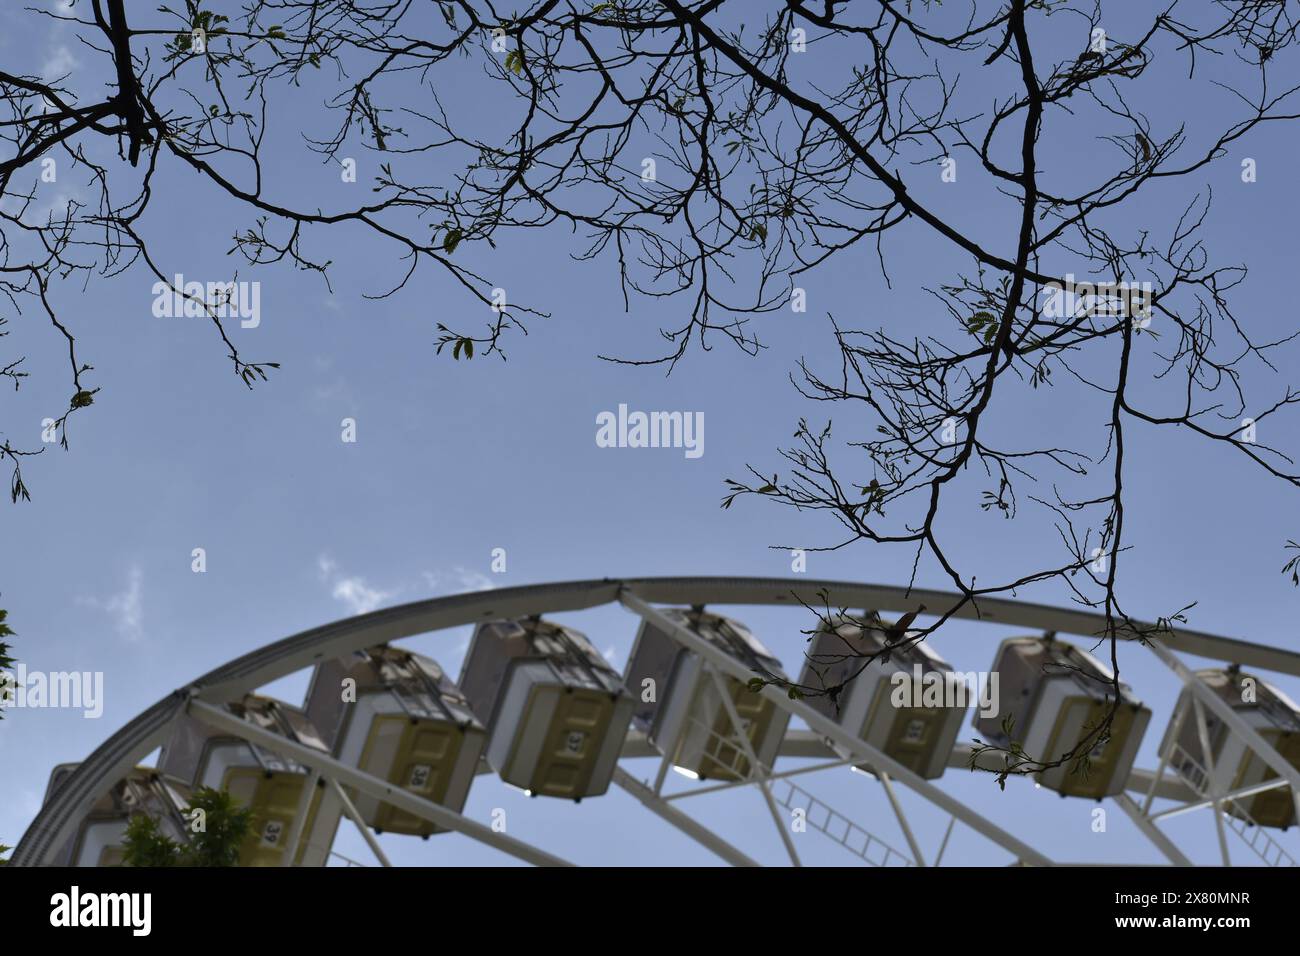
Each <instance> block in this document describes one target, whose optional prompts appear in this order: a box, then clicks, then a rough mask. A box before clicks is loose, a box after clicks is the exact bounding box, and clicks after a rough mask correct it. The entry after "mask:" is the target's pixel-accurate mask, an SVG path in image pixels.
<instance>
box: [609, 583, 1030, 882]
mask: <svg viewBox="0 0 1300 956" xmlns="http://www.w3.org/2000/svg"><path fill="white" fill-rule="evenodd" d="M618 600H619V601H620V602H621V603H622V604H623V605H624V606H625V607H627V608H628V610H630V611H632V612H633V613H635V614H638V615H640V616H641V618H643V619H644V620H648V621H651V622H653V623H654V625H655V626H656V627H658V628H659V629H660V630H662V631H663V632H664V633H666V634H670V635H672V636H673V638H674V639H675V640H676V641H677V642H678V643H679V644H682V645H683V646H685V647H686V648H688V649H689V650H691V651H694V652H695V653H696V654H698V655H699V656H700V657H701V658H703V659H704V660H705V661H706V662H707V663H709V664H712V665H713V666H714V667H715V668H717V669H718V670H720V671H722V672H724V673H727V674H730V675H731V676H732V677H735V678H736V679H737V680H740V681H742V682H745V681H748V680H749V679H750V677H751V676H752V674H751V673H750V671H749V669H748V668H747V667H746V666H745V665H744V664H742V663H741V662H740V661H738V660H736V659H735V658H733V657H731V656H730V655H729V654H726V653H724V652H723V651H721V650H719V649H718V648H716V647H714V646H713V645H712V644H710V643H709V642H708V641H706V640H704V639H703V638H701V637H700V636H699V635H698V634H695V633H694V632H693V631H691V630H690V629H689V628H686V627H683V626H681V625H680V624H678V623H677V622H676V621H674V620H673V619H672V618H670V617H668V616H667V615H666V614H664V613H662V612H661V611H659V610H658V609H657V608H656V607H654V606H653V605H651V604H648V603H646V601H645V600H643V599H642V598H641V596H640V595H639V594H637V593H636V592H634V591H633V590H631V589H630V588H627V587H624V588H623V589H622V590H621V591H620V592H619V595H618ZM761 693H762V695H763V696H764V697H766V698H768V700H770V701H772V702H773V703H774V704H776V706H777V707H780V708H781V709H782V710H784V711H786V712H787V713H789V714H792V715H793V716H795V717H798V718H799V719H801V720H802V721H803V722H804V723H806V724H807V725H808V726H809V727H810V728H812V730H814V731H816V732H817V733H819V734H821V735H823V736H825V737H828V738H830V739H831V740H833V741H834V742H835V743H837V744H839V745H840V746H842V747H844V748H845V749H846V750H848V751H849V752H850V753H853V754H855V755H856V756H857V757H859V758H860V759H861V760H862V761H863V762H864V763H868V764H870V765H871V766H872V767H873V768H877V769H880V770H883V771H885V772H886V773H888V774H889V775H890V776H892V777H893V778H894V779H895V780H897V781H898V782H899V783H901V784H903V785H904V786H905V787H907V788H908V789H910V790H913V791H915V792H916V793H918V794H920V795H921V796H922V797H924V798H925V799H926V800H929V801H930V802H931V803H933V804H935V805H936V806H938V807H941V808H942V809H944V810H945V811H947V812H948V813H950V814H952V815H953V816H955V817H957V818H958V819H959V820H961V821H962V822H963V823H965V824H966V825H967V826H969V827H971V829H973V830H975V831H976V832H978V833H981V834H983V835H984V836H986V837H988V838H989V839H990V840H992V841H993V842H994V843H997V844H998V845H999V846H1001V847H1003V848H1004V849H1006V850H1008V851H1009V852H1010V853H1012V854H1014V855H1015V857H1016V858H1017V859H1018V860H1022V861H1024V862H1026V863H1032V864H1034V865H1036V866H1051V865H1052V861H1051V860H1050V859H1048V858H1047V857H1046V856H1044V855H1043V854H1042V853H1040V852H1038V851H1037V850H1035V849H1034V848H1033V847H1031V846H1030V845H1029V844H1027V843H1025V842H1024V841H1023V840H1020V839H1018V838H1017V837H1015V836H1013V835H1012V834H1010V833H1008V832H1007V831H1005V830H1003V829H1002V828H1001V827H999V826H997V825H996V824H995V823H993V822H992V821H990V820H986V819H985V818H984V817H982V816H980V815H979V814H978V813H976V812H975V811H973V810H971V809H970V808H969V807H967V806H966V805H965V804H964V803H962V802H961V801H960V800H957V799H955V798H953V797H950V796H949V795H948V794H946V793H944V792H943V791H942V790H940V789H939V788H938V787H936V786H934V784H932V783H930V782H929V781H927V780H925V779H923V778H922V777H921V776H920V775H918V774H916V773H913V772H912V771H911V770H909V769H908V768H907V767H905V766H903V765H902V764H901V763H899V762H898V761H897V760H895V759H894V758H892V757H890V756H889V755H887V754H886V753H884V751H881V750H877V749H876V748H875V747H873V746H871V745H870V744H868V743H867V742H866V741H864V740H861V739H859V738H857V737H855V736H853V735H852V734H850V733H848V732H847V731H845V730H844V728H843V727H841V726H840V725H839V724H837V723H835V722H834V721H833V720H830V719H828V718H826V717H824V716H822V715H821V714H819V713H818V712H817V711H815V710H813V709H812V708H811V707H809V706H808V705H807V704H805V703H804V702H802V701H798V700H791V699H790V698H789V696H788V695H787V694H785V693H782V692H781V691H780V690H778V689H777V688H775V687H773V686H772V685H771V684H768V685H767V686H765V687H764V688H763V689H762V691H761Z"/></svg>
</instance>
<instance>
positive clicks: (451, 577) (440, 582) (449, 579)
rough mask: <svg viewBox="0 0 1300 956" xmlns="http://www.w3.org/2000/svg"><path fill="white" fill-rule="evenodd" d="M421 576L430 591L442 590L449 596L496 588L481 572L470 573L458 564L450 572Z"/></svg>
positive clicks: (429, 573)
mask: <svg viewBox="0 0 1300 956" xmlns="http://www.w3.org/2000/svg"><path fill="white" fill-rule="evenodd" d="M422 576H423V577H424V583H425V584H427V585H428V586H429V589H430V590H431V591H439V590H442V591H446V592H447V593H449V594H460V593H462V592H464V591H491V590H492V589H493V588H495V587H496V584H494V583H493V581H492V579H491V578H490V577H488V576H487V575H486V574H484V573H483V572H482V571H472V570H470V569H469V568H464V567H461V566H460V565H459V564H458V565H456V566H455V567H454V568H452V569H451V570H450V571H442V572H435V571H424V572H422Z"/></svg>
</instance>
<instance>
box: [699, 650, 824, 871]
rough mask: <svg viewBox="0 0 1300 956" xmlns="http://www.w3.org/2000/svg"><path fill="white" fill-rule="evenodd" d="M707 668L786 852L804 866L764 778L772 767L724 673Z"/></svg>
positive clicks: (796, 862) (706, 666) (791, 858)
mask: <svg viewBox="0 0 1300 956" xmlns="http://www.w3.org/2000/svg"><path fill="white" fill-rule="evenodd" d="M705 670H707V671H708V672H709V679H710V680H712V681H713V686H714V687H716V688H717V691H718V697H719V698H720V699H721V700H722V706H723V708H724V709H725V710H726V711H727V720H729V721H730V722H731V729H732V730H733V731H734V732H735V734H736V740H737V741H739V743H740V748H741V750H743V751H744V753H745V759H746V760H748V761H749V766H750V770H751V772H752V773H753V775H754V779H755V780H756V781H757V783H758V789H759V790H761V791H762V793H763V800H764V802H765V803H767V809H768V812H769V813H771V814H772V823H773V824H775V825H776V832H777V834H778V835H779V836H780V837H781V842H782V843H783V844H785V852H786V853H787V854H789V856H790V862H791V863H793V864H794V865H795V866H803V861H802V860H800V859H799V851H798V850H796V849H795V848H794V840H793V839H792V838H791V836H790V834H789V833H787V832H786V829H785V821H784V820H782V819H781V811H780V809H778V808H777V805H776V801H775V800H774V799H772V790H771V788H770V787H768V785H767V781H766V780H765V779H764V777H765V776H766V774H767V773H768V772H769V771H770V769H771V768H770V767H764V766H763V764H762V763H760V762H759V759H758V754H756V753H754V745H753V744H752V743H751V742H750V740H749V734H747V733H746V732H745V724H744V721H742V720H741V719H740V713H739V712H738V711H737V710H736V702H735V701H733V700H732V699H731V690H730V689H729V688H728V687H727V685H726V682H725V681H723V679H722V675H721V674H720V673H719V672H718V670H717V669H716V668H713V667H709V666H708V665H705Z"/></svg>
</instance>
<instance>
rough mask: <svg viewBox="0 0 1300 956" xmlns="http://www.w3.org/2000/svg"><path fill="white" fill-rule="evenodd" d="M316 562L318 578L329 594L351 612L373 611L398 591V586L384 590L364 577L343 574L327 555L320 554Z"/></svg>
mask: <svg viewBox="0 0 1300 956" xmlns="http://www.w3.org/2000/svg"><path fill="white" fill-rule="evenodd" d="M316 563H317V566H318V567H319V568H320V578H321V580H322V581H324V582H325V584H326V585H328V586H329V588H330V594H331V596H332V597H333V598H334V600H336V601H339V602H341V603H342V604H344V605H345V606H346V607H347V608H348V610H349V611H351V612H352V613H353V614H365V613H367V612H368V611H373V610H374V609H375V608H377V607H379V606H380V605H381V604H384V603H386V602H387V601H389V600H391V599H392V598H395V597H396V596H397V595H398V593H400V590H401V589H400V588H399V589H397V590H394V591H385V590H382V589H380V588H376V587H371V586H370V585H369V584H367V583H366V581H365V579H364V578H361V577H358V576H357V575H347V574H344V573H343V572H341V571H340V570H339V566H338V564H337V563H336V562H335V561H334V560H333V559H332V558H331V557H330V556H329V555H326V554H322V555H321V556H320V557H319V558H317V559H316Z"/></svg>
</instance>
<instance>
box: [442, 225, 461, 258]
mask: <svg viewBox="0 0 1300 956" xmlns="http://www.w3.org/2000/svg"><path fill="white" fill-rule="evenodd" d="M464 237H465V234H464V233H463V232H461V231H460V230H459V229H448V230H447V235H446V236H445V237H444V238H443V240H442V251H443V252H445V253H447V255H451V254H452V253H453V252H455V251H456V247H457V246H458V245H460V241H461V239H463V238H464Z"/></svg>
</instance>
